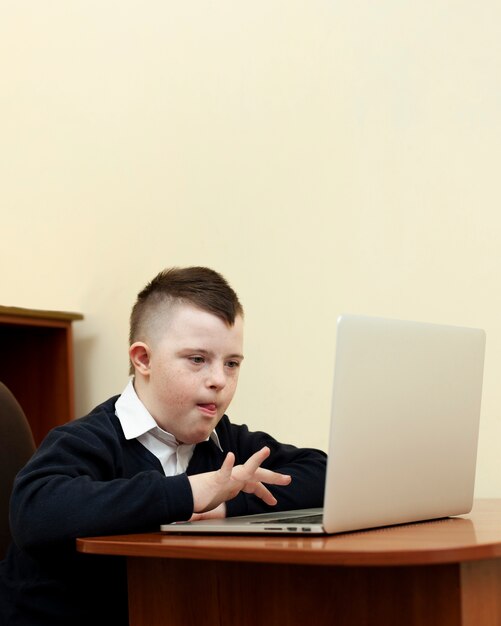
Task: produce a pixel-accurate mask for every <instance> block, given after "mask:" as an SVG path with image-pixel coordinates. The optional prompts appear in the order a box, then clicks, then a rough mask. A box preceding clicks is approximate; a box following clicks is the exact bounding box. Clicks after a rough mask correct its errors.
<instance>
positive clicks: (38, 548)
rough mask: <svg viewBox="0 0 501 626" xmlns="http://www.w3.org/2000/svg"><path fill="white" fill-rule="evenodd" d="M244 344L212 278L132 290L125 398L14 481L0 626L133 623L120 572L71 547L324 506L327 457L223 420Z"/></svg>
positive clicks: (230, 306) (82, 423)
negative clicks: (86, 540)
mask: <svg viewBox="0 0 501 626" xmlns="http://www.w3.org/2000/svg"><path fill="white" fill-rule="evenodd" d="M242 344H243V309H242V306H241V304H240V302H239V301H238V298H237V296H236V294H235V292H234V291H233V289H232V288H231V287H230V286H229V285H228V283H227V282H226V281H225V279H224V278H223V277H222V276H221V275H219V274H218V273H216V272H214V271H213V270H210V269H208V268H203V267H189V268H184V269H177V268H174V269H170V270H166V271H163V272H160V274H158V275H157V276H156V277H155V278H154V279H153V280H152V281H151V282H150V283H149V284H148V285H147V286H146V287H145V288H144V289H143V290H142V291H141V292H140V294H139V295H138V298H137V301H136V304H135V305H134V308H133V310H132V314H131V327H130V348H129V356H130V362H131V373H132V374H133V379H132V380H131V381H130V382H129V384H128V385H127V387H126V389H125V390H124V392H123V393H122V395H121V396H115V397H113V398H111V399H109V400H107V401H106V402H104V403H103V404H101V405H99V406H97V407H96V408H95V409H94V410H93V411H92V412H91V413H90V414H89V415H87V416H86V417H84V418H81V419H80V420H76V421H74V422H71V423H68V424H65V425H64V426H61V427H58V428H55V429H54V430H52V431H51V432H50V433H49V434H48V435H47V437H46V438H45V440H44V441H43V443H42V444H41V446H40V447H39V449H38V450H37V452H36V453H35V455H34V456H33V457H32V459H31V460H30V461H29V463H28V464H27V465H26V467H25V468H24V469H23V470H22V471H21V472H20V473H19V474H18V476H17V478H16V482H15V485H14V490H13V494H12V499H11V526H12V532H13V536H14V542H13V544H12V545H11V547H10V549H9V552H8V555H7V558H6V559H5V560H4V561H3V562H2V563H1V564H0V623H1V624H9V626H16V625H19V626H20V625H22V626H42V625H47V626H49V625H50V626H58V625H61V626H63V625H64V626H74V625H79V624H82V625H83V624H91V623H92V622H93V621H94V622H96V621H97V620H98V623H106V624H108V625H114V624H116V625H122V624H123V625H124V626H125V625H126V624H127V623H128V617H127V583H126V569H125V562H124V560H123V559H122V558H121V557H104V556H102V557H98V556H90V555H84V554H79V553H77V552H76V551H75V538H76V537H78V536H92V535H104V534H119V533H135V532H146V531H152V530H153V531H154V530H158V528H159V525H160V524H161V523H166V522H174V521H181V520H186V519H190V518H198V517H207V516H209V517H216V516H219V517H223V516H231V515H244V514H249V513H258V512H264V511H266V510H268V509H269V507H270V506H276V507H277V508H279V509H281V510H287V509H296V508H304V507H313V506H320V505H321V504H322V500H323V490H324V480H325V460H326V457H325V454H324V453H322V452H320V451H318V450H312V449H298V448H295V447H294V446H290V445H284V444H280V443H278V442H277V441H276V440H275V439H273V438H272V437H271V436H270V435H267V434H266V433H261V432H255V433H251V432H249V431H248V429H247V427H246V426H235V425H233V424H231V423H230V421H229V419H228V417H227V416H226V415H225V411H226V409H227V407H228V405H229V404H230V402H231V400H232V398H233V395H234V393H235V389H236V385H237V380H238V374H239V370H240V365H241V363H242V360H243V354H242ZM1 620H3V621H1Z"/></svg>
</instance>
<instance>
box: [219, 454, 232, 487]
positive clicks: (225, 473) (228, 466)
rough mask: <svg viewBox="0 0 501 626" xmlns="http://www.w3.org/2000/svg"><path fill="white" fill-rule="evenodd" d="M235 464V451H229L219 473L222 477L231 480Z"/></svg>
mask: <svg viewBox="0 0 501 626" xmlns="http://www.w3.org/2000/svg"><path fill="white" fill-rule="evenodd" d="M234 464H235V455H234V454H233V452H228V454H227V455H226V457H225V459H224V461H223V464H222V465H221V467H220V468H219V474H220V476H221V478H223V479H224V480H229V479H230V478H231V471H232V470H233V466H234Z"/></svg>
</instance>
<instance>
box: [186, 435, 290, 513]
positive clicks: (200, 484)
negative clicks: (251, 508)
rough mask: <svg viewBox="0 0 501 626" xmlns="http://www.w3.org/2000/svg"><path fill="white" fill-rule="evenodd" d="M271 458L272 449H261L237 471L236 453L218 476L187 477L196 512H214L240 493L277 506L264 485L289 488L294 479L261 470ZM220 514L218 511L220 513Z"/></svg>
mask: <svg viewBox="0 0 501 626" xmlns="http://www.w3.org/2000/svg"><path fill="white" fill-rule="evenodd" d="M269 455H270V449H269V448H268V447H264V448H261V450H259V451H258V452H255V453H254V454H253V455H252V456H251V457H250V458H249V459H248V460H247V461H246V462H245V463H243V464H242V465H237V466H236V467H235V455H234V454H233V452H228V454H227V455H226V458H225V459H224V461H223V464H222V465H221V468H220V469H219V470H217V471H216V472H206V473H204V474H195V475H194V476H188V480H189V481H190V484H191V490H192V492H193V503H194V512H195V513H204V512H205V511H212V509H215V508H216V507H219V505H220V504H222V503H223V502H226V501H227V500H231V499H232V498H234V497H235V496H236V495H238V494H239V493H240V492H241V491H244V492H245V493H253V494H254V495H255V496H257V497H258V498H261V500H263V502H266V504H270V505H274V504H276V503H277V500H276V498H275V497H274V496H273V494H272V493H271V492H270V491H269V490H268V489H267V488H266V487H265V486H264V484H263V483H268V484H269V485H288V484H289V483H290V482H291V477H290V476H286V475H285V474H279V473H278V472H273V471H272V470H268V469H264V468H262V467H260V466H261V463H263V461H264V460H265V459H266V458H267V457H268V456H269ZM221 510H222V509H219V511H221ZM225 510H226V507H225V508H224V511H225Z"/></svg>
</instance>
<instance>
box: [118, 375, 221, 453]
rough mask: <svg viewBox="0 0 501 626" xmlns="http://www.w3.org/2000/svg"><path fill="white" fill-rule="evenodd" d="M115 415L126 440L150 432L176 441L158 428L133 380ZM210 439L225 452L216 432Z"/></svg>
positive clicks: (119, 402)
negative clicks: (140, 397) (138, 393)
mask: <svg viewBox="0 0 501 626" xmlns="http://www.w3.org/2000/svg"><path fill="white" fill-rule="evenodd" d="M115 414H116V416H117V417H118V420H119V421H120V425H121V426H122V430H123V432H124V435H125V438H126V439H136V438H137V437H140V436H141V435H144V433H147V432H149V431H153V432H154V433H158V434H160V438H161V439H164V437H165V435H167V438H171V437H172V438H173V439H174V437H173V435H171V434H170V433H168V432H167V431H165V430H164V429H163V428H160V426H158V424H157V423H156V422H155V420H154V418H153V416H152V415H151V414H150V413H149V411H148V409H147V408H146V407H145V406H144V404H143V403H142V402H141V400H140V399H139V396H138V395H137V393H136V390H135V389H134V379H133V378H131V379H130V380H129V383H128V384H127V387H125V389H124V391H123V392H122V395H121V396H120V397H119V398H118V400H117V401H116V403H115ZM162 434H163V435H164V436H162ZM209 439H210V440H212V441H213V443H215V444H216V446H217V447H218V448H219V449H220V450H221V452H223V449H222V448H221V443H220V441H219V437H218V435H217V432H216V431H215V430H213V431H212V432H211V434H210V435H209V436H208V437H207V439H206V441H209ZM174 441H175V439H174Z"/></svg>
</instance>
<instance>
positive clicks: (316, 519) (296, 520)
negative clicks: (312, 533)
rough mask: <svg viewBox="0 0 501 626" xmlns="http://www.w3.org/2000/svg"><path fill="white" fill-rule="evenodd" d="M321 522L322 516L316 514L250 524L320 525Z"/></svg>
mask: <svg viewBox="0 0 501 626" xmlns="http://www.w3.org/2000/svg"><path fill="white" fill-rule="evenodd" d="M322 520H323V515H322V514H321V513H316V514H315V515H299V516H298V517H284V518H282V519H273V520H267V521H257V522H251V524H321V523H322Z"/></svg>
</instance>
